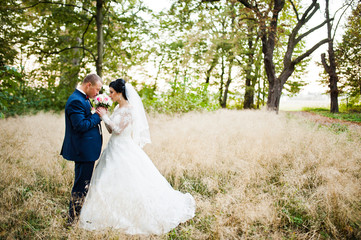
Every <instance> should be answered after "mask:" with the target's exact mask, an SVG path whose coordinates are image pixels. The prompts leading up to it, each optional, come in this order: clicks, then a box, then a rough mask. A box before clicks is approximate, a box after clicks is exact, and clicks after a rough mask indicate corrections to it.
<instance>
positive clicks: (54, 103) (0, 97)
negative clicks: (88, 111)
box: [0, 66, 65, 118]
mask: <svg viewBox="0 0 361 240" xmlns="http://www.w3.org/2000/svg"><path fill="white" fill-rule="evenodd" d="M0 77H1V81H0V82H1V86H0V90H1V91H0V117H1V118H4V117H9V116H14V115H22V114H28V113H35V112H38V111H41V110H61V109H62V108H63V103H62V102H61V99H59V96H58V95H57V94H56V93H55V92H54V91H52V88H44V87H32V86H30V83H31V82H29V81H27V80H26V79H27V77H28V76H26V75H24V74H22V73H20V72H18V71H17V69H15V68H12V67H8V66H5V67H3V68H0ZM63 98H64V97H63ZM64 105H65V103H64Z"/></svg>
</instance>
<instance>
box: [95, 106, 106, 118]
mask: <svg viewBox="0 0 361 240" xmlns="http://www.w3.org/2000/svg"><path fill="white" fill-rule="evenodd" d="M96 114H98V115H99V117H103V116H104V115H105V114H107V109H106V108H104V107H98V108H97V110H96Z"/></svg>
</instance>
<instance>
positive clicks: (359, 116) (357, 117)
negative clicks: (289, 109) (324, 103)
mask: <svg viewBox="0 0 361 240" xmlns="http://www.w3.org/2000/svg"><path fill="white" fill-rule="evenodd" d="M303 110H304V111H307V112H312V113H316V114H319V115H322V116H325V117H329V118H334V119H339V120H345V121H351V122H356V123H361V109H360V107H358V108H357V109H351V110H347V109H344V108H343V109H341V110H340V112H339V113H331V112H330V109H328V108H303Z"/></svg>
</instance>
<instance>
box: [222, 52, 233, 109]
mask: <svg viewBox="0 0 361 240" xmlns="http://www.w3.org/2000/svg"><path fill="white" fill-rule="evenodd" d="M232 65H233V58H231V59H230V60H229V65H228V79H227V82H226V85H225V86H224V93H223V100H222V103H221V107H222V108H226V107H227V98H228V88H229V85H230V84H231V82H232Z"/></svg>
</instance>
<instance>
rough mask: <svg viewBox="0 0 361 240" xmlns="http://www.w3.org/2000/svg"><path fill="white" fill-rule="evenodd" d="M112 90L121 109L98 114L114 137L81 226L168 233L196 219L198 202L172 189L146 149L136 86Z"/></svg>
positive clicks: (120, 81) (114, 85) (145, 129)
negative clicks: (110, 113) (183, 223)
mask: <svg viewBox="0 0 361 240" xmlns="http://www.w3.org/2000/svg"><path fill="white" fill-rule="evenodd" d="M109 89H110V97H111V99H112V100H113V101H116V102H118V105H117V107H116V108H115V109H114V113H113V114H112V115H111V116H110V117H109V116H108V115H107V111H106V109H104V108H98V110H97V113H98V114H99V115H100V116H101V118H102V120H103V121H104V123H105V125H106V127H107V129H108V131H109V132H110V133H112V135H111V138H110V140H109V142H108V145H107V147H106V149H105V150H104V152H103V153H102V155H101V157H100V159H99V162H98V164H97V166H96V168H95V170H94V174H93V177H92V179H91V182H90V186H89V192H88V194H87V196H86V199H85V202H84V205H83V208H82V210H81V213H80V217H79V226H80V227H81V228H85V229H89V230H100V229H104V228H108V227H110V228H113V229H120V230H122V231H124V232H125V233H127V234H163V233H166V232H169V231H170V230H171V229H173V228H175V227H176V226H177V225H178V224H179V223H182V222H185V221H187V220H189V219H191V218H193V217H194V214H195V201H194V198H193V197H192V196H191V195H190V194H189V193H186V194H183V193H181V192H179V191H176V190H174V189H173V188H172V187H171V185H170V184H169V183H168V182H167V180H166V179H165V178H164V177H163V176H162V175H161V174H160V172H159V171H158V169H157V168H156V167H155V166H154V164H153V163H152V161H151V160H150V159H149V157H148V156H147V155H146V153H145V152H144V151H143V150H142V147H143V146H144V145H145V144H146V143H150V135H149V127H148V122H147V119H146V116H145V112H144V108H143V104H142V101H141V99H140V97H139V95H138V94H137V92H136V91H135V89H134V88H133V86H132V85H130V84H129V83H125V81H124V80H123V79H117V80H115V81H113V82H111V83H110V84H109Z"/></svg>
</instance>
